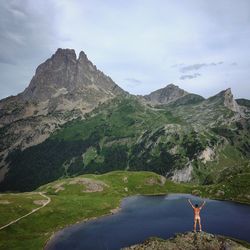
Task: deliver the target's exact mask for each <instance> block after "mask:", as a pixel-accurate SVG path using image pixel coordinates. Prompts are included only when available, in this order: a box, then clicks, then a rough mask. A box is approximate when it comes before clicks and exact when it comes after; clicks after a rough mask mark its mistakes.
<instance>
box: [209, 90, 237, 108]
mask: <svg viewBox="0 0 250 250" xmlns="http://www.w3.org/2000/svg"><path fill="white" fill-rule="evenodd" d="M207 101H208V103H218V104H219V103H222V104H223V105H224V106H225V107H226V108H228V109H230V110H232V111H233V112H237V113H239V112H240V108H239V105H238V104H237V102H236V101H235V100H234V96H233V94H232V91H231V89H230V88H228V89H226V90H223V91H221V92H220V93H218V94H217V95H215V96H212V97H210V98H208V100H207Z"/></svg>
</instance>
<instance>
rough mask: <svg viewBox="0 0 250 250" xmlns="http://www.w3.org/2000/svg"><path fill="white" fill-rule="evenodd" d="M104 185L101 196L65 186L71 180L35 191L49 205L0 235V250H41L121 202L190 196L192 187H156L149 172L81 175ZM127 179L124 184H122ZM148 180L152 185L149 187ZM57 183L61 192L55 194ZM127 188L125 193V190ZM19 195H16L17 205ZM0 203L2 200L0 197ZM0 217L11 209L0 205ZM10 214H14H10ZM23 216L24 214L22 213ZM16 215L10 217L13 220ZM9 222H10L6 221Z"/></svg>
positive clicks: (170, 183)
mask: <svg viewBox="0 0 250 250" xmlns="http://www.w3.org/2000/svg"><path fill="white" fill-rule="evenodd" d="M82 177H85V178H86V177H87V178H91V179H94V180H100V181H103V182H105V183H106V184H107V185H108V187H106V188H105V189H104V190H103V191H102V192H94V193H85V192H83V190H84V186H83V185H82V184H74V185H69V184H68V183H69V182H70V181H71V180H72V179H71V178H67V179H62V180H58V181H56V182H53V183H50V184H47V185H45V186H42V187H40V188H39V191H44V192H46V193H47V194H48V195H49V196H50V197H51V199H52V201H51V203H50V204H49V205H48V206H46V207H45V208H42V209H41V210H39V211H38V212H37V213H35V214H33V215H31V216H29V217H27V218H25V219H23V220H21V221H19V222H18V223H16V224H14V225H11V226H10V227H8V228H6V229H4V230H2V231H0V249H34V250H35V249H36V250H37V249H42V247H43V246H44V244H45V242H46V241H47V240H48V239H49V238H50V236H51V235H52V234H53V233H54V232H55V231H57V230H59V229H60V228H63V227H65V226H66V225H69V224H72V223H76V222H77V221H81V220H84V219H87V218H92V217H96V216H101V215H105V214H108V213H110V210H111V209H113V208H116V207H118V206H119V204H120V201H121V199H122V198H124V197H126V196H129V195H135V194H160V193H171V192H174V193H191V191H192V186H190V185H184V184H174V183H172V182H170V181H167V182H166V183H165V184H164V185H160V176H159V175H157V174H155V173H151V172H119V171H116V172H110V173H107V174H104V175H84V176H82ZM124 177H127V178H128V182H126V181H124ZM149 178H153V179H154V180H155V184H153V185H149V184H147V181H146V180H148V179H149ZM60 183H64V184H63V185H62V186H63V187H64V190H61V191H59V192H57V193H55V190H56V189H57V187H58V186H60ZM125 187H127V191H126V190H125ZM21 196H22V194H20V195H16V196H15V197H17V202H18V201H19V200H20V197H21ZM1 199H2V196H1ZM1 206H2V208H1V209H2V210H1V212H2V213H1V217H5V215H6V217H7V216H9V215H8V214H9V209H10V208H12V207H13V206H15V205H14V200H13V203H11V204H8V205H1ZM25 206H26V208H27V210H28V208H30V210H32V208H33V205H32V204H31V203H30V202H29V201H28V203H26V205H25ZM13 211H14V210H13ZM23 213H26V210H25V211H23ZM19 215H20V214H19V213H18V212H17V213H16V214H12V216H13V219H15V218H16V217H18V216H19ZM9 219H10V218H9Z"/></svg>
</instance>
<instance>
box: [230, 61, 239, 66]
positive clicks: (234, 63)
mask: <svg viewBox="0 0 250 250" xmlns="http://www.w3.org/2000/svg"><path fill="white" fill-rule="evenodd" d="M230 65H231V66H238V63H237V62H233V63H231V64H230Z"/></svg>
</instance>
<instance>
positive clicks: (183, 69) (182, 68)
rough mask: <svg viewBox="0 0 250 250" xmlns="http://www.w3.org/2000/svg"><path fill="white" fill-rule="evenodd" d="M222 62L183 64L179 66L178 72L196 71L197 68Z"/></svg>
mask: <svg viewBox="0 0 250 250" xmlns="http://www.w3.org/2000/svg"><path fill="white" fill-rule="evenodd" d="M221 64H223V62H218V63H214V62H212V63H197V64H192V65H188V66H184V67H181V68H180V72H182V73H185V72H188V71H196V70H199V69H201V68H206V67H210V66H218V65H221Z"/></svg>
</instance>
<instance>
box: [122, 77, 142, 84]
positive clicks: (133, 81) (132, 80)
mask: <svg viewBox="0 0 250 250" xmlns="http://www.w3.org/2000/svg"><path fill="white" fill-rule="evenodd" d="M124 80H125V81H126V82H130V83H137V84H139V83H142V81H140V80H138V79H135V78H125V79H124Z"/></svg>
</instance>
